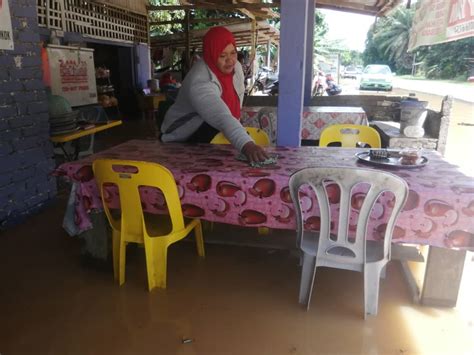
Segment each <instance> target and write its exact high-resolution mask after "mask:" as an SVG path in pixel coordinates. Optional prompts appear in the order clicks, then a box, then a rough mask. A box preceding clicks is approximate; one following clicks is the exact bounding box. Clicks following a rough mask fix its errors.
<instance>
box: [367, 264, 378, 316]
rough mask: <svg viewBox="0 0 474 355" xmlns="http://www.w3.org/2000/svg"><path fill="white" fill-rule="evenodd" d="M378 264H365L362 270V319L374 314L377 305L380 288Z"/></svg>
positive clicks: (375, 313)
mask: <svg viewBox="0 0 474 355" xmlns="http://www.w3.org/2000/svg"><path fill="white" fill-rule="evenodd" d="M380 273H381V267H380V266H379V265H366V266H365V270H364V319H366V318H367V316H368V315H371V316H376V315H377V311H378V306H379V288H380Z"/></svg>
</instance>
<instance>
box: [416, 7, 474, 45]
mask: <svg viewBox="0 0 474 355" xmlns="http://www.w3.org/2000/svg"><path fill="white" fill-rule="evenodd" d="M473 36H474V0H424V1H419V2H417V9H416V12H415V17H414V18H413V25H412V28H411V33H410V42H409V44H408V51H412V50H414V49H415V48H417V47H419V46H426V45H432V44H438V43H444V42H450V41H455V40H457V39H462V38H468V37H473Z"/></svg>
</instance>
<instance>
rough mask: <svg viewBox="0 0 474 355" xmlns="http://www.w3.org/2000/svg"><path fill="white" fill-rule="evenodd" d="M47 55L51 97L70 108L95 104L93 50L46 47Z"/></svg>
mask: <svg viewBox="0 0 474 355" xmlns="http://www.w3.org/2000/svg"><path fill="white" fill-rule="evenodd" d="M47 54H48V62H49V70H50V77H51V93H52V94H53V95H60V96H63V97H64V98H66V99H67V100H68V101H69V103H70V104H71V106H82V105H90V104H95V103H97V89H96V82H95V68H94V50H93V49H91V48H75V47H67V46H55V45H48V47H47Z"/></svg>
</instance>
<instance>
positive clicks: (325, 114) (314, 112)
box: [240, 106, 368, 144]
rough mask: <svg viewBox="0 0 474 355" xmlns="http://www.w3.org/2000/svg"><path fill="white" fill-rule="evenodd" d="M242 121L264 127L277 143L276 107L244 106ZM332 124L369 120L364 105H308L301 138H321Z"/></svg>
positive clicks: (249, 124) (363, 122)
mask: <svg viewBox="0 0 474 355" xmlns="http://www.w3.org/2000/svg"><path fill="white" fill-rule="evenodd" d="M240 121H241V122H242V125H244V126H250V127H257V128H261V129H263V130H264V131H265V132H266V133H267V134H268V136H269V137H270V141H271V142H272V143H273V144H275V143H276V128H277V108H276V107H263V106H244V107H242V110H241V117H240ZM331 124H359V125H368V120H367V115H366V113H365V111H364V110H363V109H362V107H342V106H306V107H304V109H303V117H302V127H301V139H304V140H313V141H316V140H319V136H320V135H321V132H322V130H323V129H324V128H325V127H326V126H328V125H331Z"/></svg>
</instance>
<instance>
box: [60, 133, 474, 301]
mask: <svg viewBox="0 0 474 355" xmlns="http://www.w3.org/2000/svg"><path fill="white" fill-rule="evenodd" d="M267 149H268V151H269V152H270V153H277V154H279V158H278V163H277V165H276V166H270V167H266V168H258V169H256V168H251V167H249V166H248V165H247V164H246V163H244V162H241V161H238V160H236V159H235V155H236V154H237V152H236V151H235V150H234V149H233V148H232V146H231V145H209V144H199V145H190V144H178V143H168V144H163V143H160V142H158V141H154V140H132V141H129V142H126V143H123V144H121V145H119V146H116V147H113V148H111V149H109V150H106V151H103V152H100V153H98V154H95V155H92V156H90V157H87V158H85V159H82V160H79V161H74V162H69V163H65V164H62V165H61V166H60V167H59V168H58V169H57V170H56V171H55V174H56V175H59V176H67V177H68V178H69V179H71V180H72V181H74V182H75V185H74V186H75V188H74V195H73V198H74V196H75V201H74V203H71V206H73V208H74V211H72V216H74V218H73V219H74V221H73V222H74V223H75V224H76V225H77V227H78V230H87V229H89V228H91V227H92V224H91V221H90V217H89V215H88V212H89V211H92V210H95V209H101V208H102V202H101V200H100V198H99V193H98V189H97V186H96V183H95V181H94V176H93V172H92V167H91V164H92V162H93V161H94V160H95V159H97V158H113V159H130V160H143V161H150V162H157V163H160V164H162V165H164V166H166V167H167V168H168V169H170V171H171V172H172V173H173V175H174V177H175V179H176V183H177V186H178V192H179V196H180V199H181V201H182V207H183V213H184V214H185V215H186V216H188V217H198V218H202V219H205V220H209V221H216V222H221V223H229V224H236V225H240V226H246V227H263V226H265V227H270V228H280V229H288V230H293V231H294V230H295V227H296V222H295V214H294V209H293V205H292V202H291V199H290V197H289V191H288V181H289V177H290V176H291V174H292V173H293V172H295V171H297V170H299V169H302V168H305V167H310V166H313V167H317V166H347V167H356V166H364V167H367V168H369V169H370V168H371V167H370V166H367V165H363V164H362V163H360V162H358V161H357V159H356V158H355V156H354V155H355V153H356V152H359V151H361V149H346V148H344V149H341V148H319V147H300V148H288V147H268V148H267ZM424 155H425V156H426V157H427V158H428V159H429V163H428V165H426V166H425V167H422V168H415V169H391V170H390V171H391V172H393V173H394V174H396V175H398V176H400V177H402V178H403V179H405V181H406V182H407V183H408V186H409V188H410V191H409V197H408V201H407V203H406V205H405V207H404V209H403V211H402V212H401V214H400V216H399V218H398V220H397V224H396V226H395V229H394V233H393V240H392V241H393V243H395V244H396V245H398V244H405V243H412V244H417V245H429V246H430V253H429V256H428V260H427V268H426V271H425V277H424V280H425V281H424V284H423V291H422V292H421V291H419V289H418V287H417V286H416V285H413V284H412V290H413V293H414V299H415V300H416V301H419V302H422V303H424V304H427V305H435V306H439V305H442V306H455V305H456V299H457V293H458V290H459V285H460V278H461V275H462V265H463V261H464V258H465V250H474V223H473V222H472V217H474V177H472V176H468V175H464V174H463V173H461V172H460V171H459V170H458V168H457V166H455V165H452V164H450V163H449V162H447V161H446V160H444V159H443V158H442V157H441V155H440V154H439V153H437V152H434V151H426V152H424ZM141 195H142V198H143V206H144V208H145V210H146V211H148V212H151V213H163V210H164V208H165V207H164V200H163V196H162V195H161V194H160V193H159V192H158V191H156V190H153V189H149V188H148V189H147V188H145V189H144V190H143V191H141ZM108 201H110V203H111V204H112V206H113V204H114V203H115V204H116V203H117V201H118V198H117V196H116V195H114V193H113V191H111V193H110V194H109V195H108ZM354 202H355V205H357V201H354ZM390 202H391V199H390V198H388V199H382V200H381V201H379V205H378V206H377V209H376V211H378V217H377V215H376V216H374V217H376V218H374V219H373V220H371V222H370V223H369V227H368V238H369V239H372V240H380V238H381V236H382V233H383V231H384V222H383V218H382V216H383V214H384V210H385V208H386V207H387V206H389V205H390ZM315 205H316V204H315V203H314V199H313V197H312V196H311V195H307V196H305V197H304V206H305V207H304V209H305V212H304V220H305V227H306V228H309V229H313V228H317V224H318V219H317V211H316V208H315ZM335 224H336V223H335ZM291 235H296V234H295V233H292V234H291ZM402 265H403V264H402ZM405 271H406V273H407V278H409V279H410V276H409V270H407V269H406V268H405Z"/></svg>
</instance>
